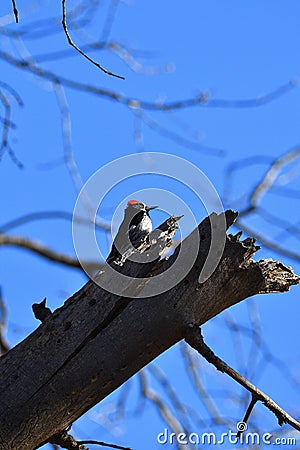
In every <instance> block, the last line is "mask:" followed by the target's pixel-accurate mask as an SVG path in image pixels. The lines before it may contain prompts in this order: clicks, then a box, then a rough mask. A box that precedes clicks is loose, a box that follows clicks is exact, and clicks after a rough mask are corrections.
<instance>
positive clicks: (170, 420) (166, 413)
mask: <svg viewBox="0 0 300 450" xmlns="http://www.w3.org/2000/svg"><path fill="white" fill-rule="evenodd" d="M139 379H140V382H141V390H142V395H143V396H144V397H145V398H146V399H148V400H150V401H151V403H153V405H154V406H155V407H156V408H157V410H158V412H159V414H160V416H161V418H162V419H163V420H164V421H165V422H166V423H167V424H168V425H169V427H170V428H171V429H172V430H173V432H174V433H175V434H176V435H179V433H182V432H183V429H182V426H181V424H180V422H179V421H178V420H177V419H176V417H175V416H174V415H173V414H172V412H171V410H170V409H169V408H168V407H167V405H166V402H165V400H163V399H162V398H161V397H160V396H159V395H158V393H157V392H155V391H154V390H152V389H150V388H149V386H148V381H147V378H146V373H145V370H141V371H140V372H139ZM180 448H181V447H180Z"/></svg>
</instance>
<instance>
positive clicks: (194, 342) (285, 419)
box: [185, 325, 300, 431]
mask: <svg viewBox="0 0 300 450" xmlns="http://www.w3.org/2000/svg"><path fill="white" fill-rule="evenodd" d="M185 340H186V342H187V343H188V344H189V345H190V346H191V347H193V348H194V349H195V350H196V351H197V352H198V353H200V355H202V356H203V357H204V358H205V359H206V360H207V361H208V362H209V363H211V364H213V365H214V366H215V367H216V369H217V370H220V371H221V372H223V373H226V374H227V375H229V376H230V377H231V378H232V379H234V380H235V381H237V382H238V383H239V384H240V385H241V386H243V387H244V388H245V389H247V390H248V391H249V392H250V393H251V394H252V395H254V396H255V399H256V401H261V402H262V403H263V404H264V405H265V406H266V407H267V408H268V409H269V410H270V411H272V412H273V414H275V416H276V417H277V420H278V423H279V425H283V424H284V423H288V424H289V425H291V426H292V427H293V428H295V429H296V430H298V431H300V423H299V422H297V420H295V419H294V418H293V417H291V416H290V415H289V414H288V413H287V412H286V411H284V410H283V409H282V408H280V406H278V405H277V403H275V402H274V401H273V400H272V399H271V398H270V397H268V396H267V395H266V394H265V393H264V392H262V391H261V390H260V389H258V388H257V387H256V386H255V385H254V384H252V383H250V381H248V380H247V379H246V378H245V377H243V376H242V375H240V374H239V373H238V372H236V371H235V370H234V369H232V368H231V367H230V366H228V364H226V363H225V362H224V361H223V360H222V359H220V358H219V357H218V356H216V355H215V354H214V353H213V352H212V350H211V349H210V348H209V347H208V346H207V345H206V344H205V342H204V340H203V337H202V334H201V329H200V328H199V327H198V326H195V325H190V326H189V327H188V329H187V332H186V337H185ZM250 412H251V411H250Z"/></svg>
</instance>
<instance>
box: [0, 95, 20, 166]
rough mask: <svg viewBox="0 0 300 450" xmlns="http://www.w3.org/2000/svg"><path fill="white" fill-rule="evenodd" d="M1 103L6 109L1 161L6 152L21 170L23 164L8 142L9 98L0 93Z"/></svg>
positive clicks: (0, 146)
mask: <svg viewBox="0 0 300 450" xmlns="http://www.w3.org/2000/svg"><path fill="white" fill-rule="evenodd" d="M0 102H1V103H2V105H3V108H4V112H5V113H4V114H5V116H4V119H3V133H2V142H1V145H0V159H1V158H2V155H3V153H4V152H5V151H6V152H7V153H8V154H9V156H10V158H11V160H12V161H13V162H14V163H15V164H16V166H17V167H19V169H22V168H23V164H22V163H21V162H20V161H19V160H18V158H17V157H16V155H15V153H14V152H13V150H12V148H11V147H10V145H9V141H8V137H9V131H10V128H11V123H12V122H11V119H10V117H11V107H10V103H9V101H8V98H7V96H6V95H5V94H4V93H3V92H2V91H0Z"/></svg>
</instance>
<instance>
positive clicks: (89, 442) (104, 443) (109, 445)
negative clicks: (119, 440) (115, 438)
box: [77, 440, 132, 450]
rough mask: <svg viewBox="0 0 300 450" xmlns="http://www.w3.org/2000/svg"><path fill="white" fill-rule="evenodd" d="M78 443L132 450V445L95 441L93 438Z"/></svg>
mask: <svg viewBox="0 0 300 450" xmlns="http://www.w3.org/2000/svg"><path fill="white" fill-rule="evenodd" d="M77 442H78V444H81V445H82V444H92V445H101V446H102V447H110V448H116V449H119V450H132V449H131V448H130V447H123V446H122V445H116V444H107V443H106V442H102V441H93V440H88V441H77Z"/></svg>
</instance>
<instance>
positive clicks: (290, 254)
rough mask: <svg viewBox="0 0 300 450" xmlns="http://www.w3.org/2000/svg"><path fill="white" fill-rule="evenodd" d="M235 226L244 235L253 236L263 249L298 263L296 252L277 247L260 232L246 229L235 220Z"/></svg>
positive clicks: (299, 258) (241, 222) (299, 255)
mask: <svg viewBox="0 0 300 450" xmlns="http://www.w3.org/2000/svg"><path fill="white" fill-rule="evenodd" d="M236 225H237V226H238V227H239V228H240V229H241V230H242V231H244V232H245V233H247V234H248V235H249V236H253V237H254V238H255V239H256V240H257V241H258V242H259V243H261V244H262V245H264V246H265V247H267V248H269V249H270V250H273V251H274V252H277V253H279V254H281V255H284V256H286V257H288V258H291V259H293V260H295V261H300V254H299V253H297V252H294V251H293V250H289V249H286V248H284V247H282V246H281V245H279V244H278V243H277V242H274V241H271V240H270V239H268V238H267V237H266V236H265V235H263V234H262V233H260V232H257V231H255V230H253V229H252V228H250V227H248V226H247V225H245V224H244V223H243V221H242V220H237V221H236Z"/></svg>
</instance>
